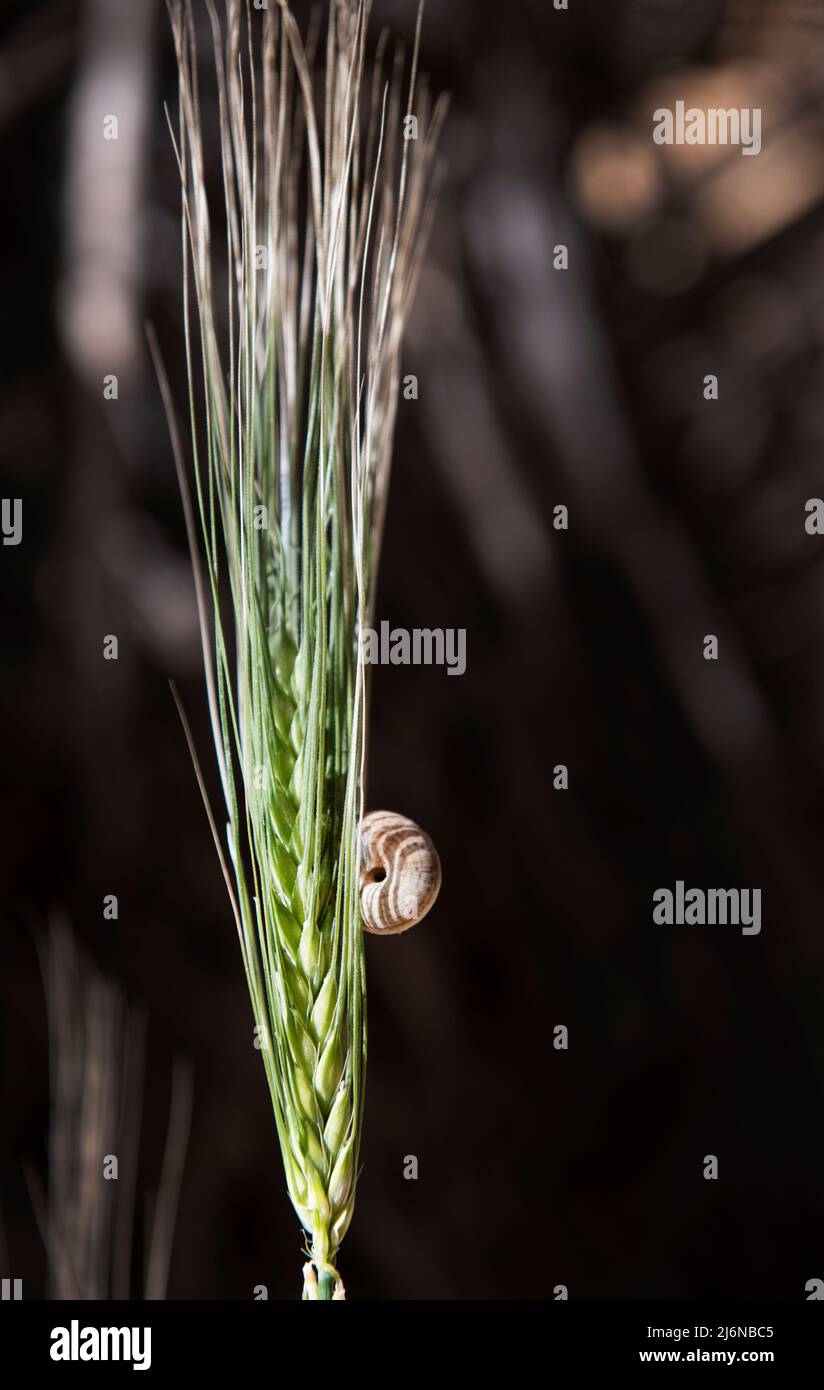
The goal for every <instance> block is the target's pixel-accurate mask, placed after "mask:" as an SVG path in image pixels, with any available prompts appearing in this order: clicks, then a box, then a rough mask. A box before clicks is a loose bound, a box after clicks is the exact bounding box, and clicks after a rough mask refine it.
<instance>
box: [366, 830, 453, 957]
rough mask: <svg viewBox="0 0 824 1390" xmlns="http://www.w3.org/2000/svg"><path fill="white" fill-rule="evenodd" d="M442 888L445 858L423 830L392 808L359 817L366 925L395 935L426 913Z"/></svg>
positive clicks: (376, 930) (385, 933)
mask: <svg viewBox="0 0 824 1390" xmlns="http://www.w3.org/2000/svg"><path fill="white" fill-rule="evenodd" d="M440 888H441V861H440V860H439V858H438V852H437V850H436V849H435V846H434V845H433V843H432V841H431V840H430V838H429V836H428V835H427V833H426V831H425V830H421V827H420V826H419V825H416V824H415V822H414V821H412V820H408V819H407V817H406V816H398V815H396V814H395V812H394V811H370V813H369V815H368V816H364V818H363V820H362V821H361V893H360V901H361V917H362V919H363V925H364V930H366V931H368V932H374V933H375V934H376V935H377V936H396V935H397V934H398V933H400V932H404V931H408V930H409V928H410V927H414V926H415V924H416V922H420V920H421V918H422V917H425V916H426V914H427V912H428V911H429V909H430V907H431V906H432V904H433V903H434V901H435V899H436V898H437V896H438V893H439V892H440Z"/></svg>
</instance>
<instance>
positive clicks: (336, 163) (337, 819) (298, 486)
mask: <svg viewBox="0 0 824 1390" xmlns="http://www.w3.org/2000/svg"><path fill="white" fill-rule="evenodd" d="M199 8H200V10H201V11H202V15H201V17H202V18H203V19H205V20H206V21H207V22H208V25H209V28H210V32H211V39H212V47H213V51H214V71H215V79H216V80H215V83H214V87H213V90H212V94H211V95H210V96H209V97H208V98H207V96H206V94H205V92H201V91H200V89H199V80H198V76H197V50H198V45H197V37H196V27H197V26H196V21H195V13H194V9H193V5H192V3H191V0H170V15H171V23H172V31H173V35H174V42H175V50H176V55H177V63H178V69H179V78H180V83H179V91H180V119H179V126H178V129H177V132H176V133H174V132H173V140H174V144H175V153H176V156H177V161H178V166H179V171H180V180H181V188H182V204H183V265H184V271H183V303H184V322H185V347H186V362H187V371H188V382H189V395H190V413H191V427H192V441H193V451H194V459H195V469H194V476H195V499H196V500H195V501H194V502H192V501H191V500H190V497H189V493H188V490H187V487H186V483H185V475H184V472H183V467H182V463H181V461H180V448H179V442H178V441H177V439H176V437H175V436H174V434H173V438H174V440H175V445H176V448H175V455H176V460H177V462H178V470H179V475H180V477H181V481H182V485H183V500H184V510H185V514H186V520H187V527H188V531H189V541H190V547H191V550H192V559H193V565H194V573H195V582H196V590H197V596H198V608H199V614H200V621H201V632H202V639H203V648H204V657H205V666H206V686H207V693H208V699H209V709H210V714H211V723H212V730H213V734H214V741H215V749H216V753H217V762H218V768H219V772H220V778H221V783H222V789H223V795H224V798H225V805H226V815H227V820H228V824H227V826H226V833H225V837H224V836H223V835H221V834H220V833H219V831H218V828H217V826H216V824H215V821H214V818H212V817H211V813H210V819H211V821H212V828H213V832H214V834H215V839H216V843H217V845H218V852H219V853H220V856H221V862H222V865H223V871H224V875H225V878H226V882H227V885H228V889H229V895H230V899H231V903H232V907H233V911H234V915H235V920H236V924H237V929H238V935H239V938H240V944H241V950H242V954H243V963H244V966H245V970H246V978H247V982H248V986H249V993H250V995H251V999H252V1008H253V1011H254V1017H255V1022H256V1025H257V1034H258V1038H259V1043H260V1048H261V1055H262V1057H263V1062H264V1067H265V1070H266V1077H267V1080H268V1083H269V1089H270V1091H271V1096H272V1104H273V1107H274V1112H275V1122H276V1125H277V1131H278V1136H279V1139H280V1146H281V1153H282V1156H283V1163H284V1168H285V1172H286V1183H287V1187H288V1190H289V1195H290V1197H291V1199H292V1202H293V1204H294V1207H295V1210H296V1211H297V1213H298V1216H299V1217H300V1221H301V1224H302V1225H303V1228H304V1230H305V1232H306V1233H307V1238H308V1239H307V1254H308V1255H309V1258H310V1262H311V1263H310V1264H309V1265H307V1266H306V1268H305V1271H304V1298H308V1299H315V1298H319V1299H331V1298H333V1297H342V1296H343V1295H342V1285H341V1284H340V1281H339V1278H338V1275H337V1271H336V1269H335V1260H336V1258H337V1252H338V1249H339V1247H340V1243H341V1241H342V1239H343V1237H344V1234H345V1233H346V1230H347V1227H348V1225H349V1222H350V1220H351V1218H352V1210H353V1206H354V1201H355V1183H356V1177H357V1170H358V1150H359V1145H360V1133H361V1120H362V1112H363V1084H364V1070H365V1064H366V1011H365V978H364V960H363V943H362V930H361V921H360V914H359V853H358V848H359V845H358V835H359V826H360V822H361V818H362V814H363V797H364V786H363V783H364V767H365V759H366V727H367V719H366V683H365V670H364V664H363V655H362V650H361V644H360V641H359V634H360V632H361V631H362V630H363V629H364V628H366V627H368V626H370V624H371V621H372V611H373V603H374V589H375V579H376V570H377V561H378V554H379V549H380V540H381V532H382V527H383V517H384V511H385V506H386V493H387V484H388V477H389V466H390V457H391V447H392V438H393V433H394V424H395V412H396V403H397V399H398V390H399V375H400V348H401V338H402V333H403V327H404V323H405V319H406V315H407V311H408V308H409V304H410V301H411V297H412V294H413V291H414V286H415V281H416V278H417V272H418V268H419V264H420V256H421V253H422V249H423V245H424V241H425V236H426V231H427V227H428V223H429V219H430V213H431V206H432V183H433V180H432V172H433V164H434V153H435V149H436V145H437V140H438V135H439V131H440V127H441V124H442V118H443V114H444V105H443V103H441V102H439V103H437V104H435V105H434V107H433V106H432V104H431V102H430V100H429V97H428V94H427V91H426V89H425V88H424V87H423V85H422V84H421V83H419V82H418V81H417V52H418V40H419V35H420V14H419V16H418V30H417V35H416V42H415V50H414V57H413V61H412V70H411V77H410V79H409V84H408V88H407V95H406V101H405V103H404V102H403V99H402V94H401V89H400V85H399V84H400V81H401V73H402V63H401V62H400V61H399V60H398V59H397V58H396V60H395V62H394V64H393V74H392V77H391V79H390V80H389V81H388V82H386V83H384V81H383V78H382V77H381V72H380V69H381V65H382V62H383V59H384V57H385V51H386V43H385V38H384V39H382V40H381V42H380V44H379V47H378V54H377V60H376V64H375V75H374V77H373V79H372V81H371V82H370V83H369V84H367V83H366V82H365V80H364V67H365V37H366V33H365V31H366V23H367V18H368V12H369V5H368V4H365V3H357V0H335V2H334V3H333V4H332V6H331V10H330V14H329V21H328V29H327V38H326V54H325V70H324V72H323V79H322V83H321V84H319V85H316V83H315V72H314V48H315V40H314V39H313V40H312V41H311V42H308V43H307V44H306V45H304V43H303V41H302V40H301V37H300V35H299V32H298V29H297V26H296V24H295V20H294V18H293V16H292V14H291V12H290V10H289V6H288V4H287V3H286V2H285V0H278V3H277V5H274V4H273V5H272V6H271V8H269V9H267V10H263V11H258V10H251V9H250V8H249V7H248V6H247V5H245V4H244V3H242V0H226V5H225V14H224V16H223V19H222V21H221V19H220V18H219V16H218V13H217V9H216V6H215V3H214V0H204V4H203V5H202V7H199ZM316 90H320V91H322V93H323V96H322V99H321V100H319V101H317V103H316V97H315V91H316ZM207 100H208V101H211V102H212V105H213V109H214V111H215V113H216V119H217V127H218V129H219V133H220V148H219V150H218V151H217V153H218V154H219V156H220V165H221V167H222V180H223V190H222V195H221V196H220V197H219V198H216V199H214V200H213V199H212V194H211V192H210V190H209V189H208V188H207V174H206V171H207V169H208V168H209V167H210V162H211V161H210V156H211V155H212V153H213V152H212V151H210V150H207V149H206V147H205V144H204V137H203V121H202V116H203V112H204V110H205V108H206V103H207ZM210 128H211V127H210ZM212 223H214V224H215V225H216V226H219V227H220V233H219V238H218V240H219V244H220V246H221V249H222V248H223V246H224V244H225V247H226V249H227V251H228V292H227V293H225V296H224V297H223V298H222V299H221V302H220V303H218V302H217V300H216V294H215V278H216V276H215V268H216V264H217V257H213V246H212V231H211V227H212ZM161 385H162V387H163V389H164V395H165V397H166V398H167V402H168V387H167V386H166V384H165V379H164V378H161ZM196 518H197V519H199V523H200V525H199V528H198V523H197V519H196ZM198 529H199V532H200V539H199V540H198V536H197V532H198ZM187 732H188V731H187ZM198 776H199V778H200V773H199V769H198ZM200 780H201V789H202V787H203V784H202V779H200Z"/></svg>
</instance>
